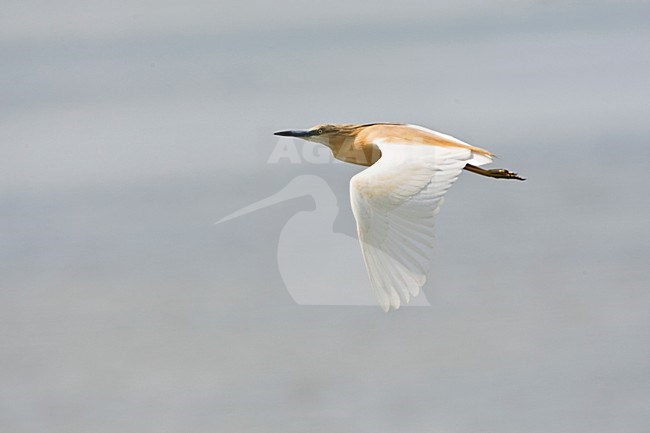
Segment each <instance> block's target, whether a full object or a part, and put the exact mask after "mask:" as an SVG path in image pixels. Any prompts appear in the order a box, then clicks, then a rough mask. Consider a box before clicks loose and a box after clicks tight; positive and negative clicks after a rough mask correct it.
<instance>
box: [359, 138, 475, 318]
mask: <svg viewBox="0 0 650 433" xmlns="http://www.w3.org/2000/svg"><path fill="white" fill-rule="evenodd" d="M374 144H376V145H377V146H378V147H379V148H380V150H381V153H382V156H381V158H380V159H379V161H377V162H376V163H375V164H374V165H372V166H370V167H369V168H367V169H366V170H364V171H362V172H361V173H359V174H357V175H356V176H354V177H353V178H352V180H351V182H350V198H351V202H352V210H353V212H354V216H355V218H356V220H357V229H358V232H359V241H360V243H361V250H362V252H363V258H364V261H365V264H366V268H367V271H368V275H369V278H370V284H371V287H372V291H373V293H374V295H375V297H376V298H377V301H378V303H379V305H380V306H381V308H382V309H383V310H384V311H388V310H389V309H390V308H391V307H392V308H394V309H397V308H399V307H400V305H402V304H404V303H408V302H409V301H410V298H411V297H413V296H417V295H418V294H419V293H420V289H421V288H422V286H423V285H424V284H425V282H426V279H427V274H428V269H429V266H430V263H431V258H432V255H433V238H434V217H435V214H436V213H437V212H438V210H439V209H440V206H441V205H442V203H443V195H444V194H445V193H446V192H447V190H448V189H449V187H450V186H451V185H452V184H453V183H454V181H455V180H456V179H457V178H458V176H459V175H460V173H461V171H462V169H463V167H464V166H465V164H467V163H468V161H472V160H473V159H475V158H476V154H475V153H473V152H472V150H471V149H468V148H464V147H440V146H430V145H417V144H409V143H394V142H390V143H389V142H379V143H374ZM481 156H483V155H481Z"/></svg>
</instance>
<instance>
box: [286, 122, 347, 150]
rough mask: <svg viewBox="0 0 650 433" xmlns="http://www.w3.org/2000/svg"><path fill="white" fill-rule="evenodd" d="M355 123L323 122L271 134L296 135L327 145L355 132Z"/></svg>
mask: <svg viewBox="0 0 650 433" xmlns="http://www.w3.org/2000/svg"><path fill="white" fill-rule="evenodd" d="M357 129H358V126H357V125H332V124H328V123H323V124H321V125H316V126H314V127H312V128H309V129H292V130H288V131H278V132H275V133H274V134H273V135H279V136H282V137H298V138H302V139H303V140H308V141H313V142H316V143H321V144H324V145H326V146H329V145H330V143H331V142H333V141H335V140H337V139H345V138H347V137H352V136H354V135H355V134H356V132H357ZM337 141H338V140H337Z"/></svg>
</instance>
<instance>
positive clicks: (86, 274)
mask: <svg viewBox="0 0 650 433" xmlns="http://www.w3.org/2000/svg"><path fill="white" fill-rule="evenodd" d="M649 18H650V4H649V3H648V2H647V1H639V2H626V1H616V2H615V1H611V2H606V1H591V2H560V1H557V2H556V1H540V2H537V1H508V0H503V1H494V2H444V3H443V2H429V1H422V2H417V1H412V2H411V1H401V2H396V3H391V4H389V3H376V2H369V1H362V2H354V3H352V2H312V3H307V2H298V1H276V2H261V1H256V2H246V3H243V2H235V1H232V2H204V1H198V0H194V1H185V2H172V1H156V2H153V1H132V0H129V1H110V2H109V1H97V2H78V1H60V2H46V1H20V2H18V1H3V2H2V3H1V12H0V66H1V67H0V151H1V154H0V259H1V260H0V430H2V431H7V432H9V431H10V432H14V433H21V432H61V431H65V432H84V433H87V432H179V431H182V432H217V431H218V432H221V431H223V432H303V431H313V432H330V431H355V432H357V431H359V432H383V431H385V432H389V431H401V432H432V431H436V432H487V431H490V432H593V431H607V432H642V431H648V430H650V415H649V414H650V412H649V411H648V407H649V406H650V344H649V343H650V315H649V314H648V311H649V310H650V293H649V291H648V287H649V282H650V268H649V267H648V262H649V259H650V242H649V241H650V224H649V215H650V200H649V199H648V192H647V187H648V185H649V184H650V173H649V172H648V170H647V164H648V160H649V159H650V150H649V149H650V148H649V146H648V145H649V144H650V143H649V142H648V141H649V137H650V127H649V126H648V125H649V123H648V119H650V106H649V103H648V101H649V100H650V84H649V82H648V77H649V76H650V56H649V55H648V54H649V52H648V43H649V41H650V38H649V36H650V26H649V24H648V23H650V20H649ZM367 121H404V122H410V123H416V124H422V125H424V126H428V127H431V128H433V129H437V130H440V131H443V132H446V133H450V134H452V135H455V136H457V137H459V138H461V139H464V140H466V141H468V142H470V143H473V144H475V145H477V146H481V147H485V148H488V149H490V150H492V151H493V152H495V153H497V154H498V155H500V157H501V159H500V160H499V161H498V166H502V167H505V168H510V169H514V170H516V171H519V172H520V173H522V174H524V175H525V176H527V177H528V178H529V180H528V181H527V182H526V183H514V182H502V181H494V180H491V179H485V178H480V177H478V176H474V175H471V174H469V173H466V174H464V175H463V176H462V177H461V179H460V180H459V182H458V183H457V184H456V185H455V186H454V188H452V190H451V191H450V192H449V194H448V195H447V202H446V205H445V206H444V208H443V211H442V212H441V213H440V215H439V223H438V240H437V250H436V251H437V253H436V261H435V265H434V269H433V273H432V279H431V282H430V283H429V284H428V285H427V287H426V293H427V297H428V298H429V301H431V303H432V307H429V308H409V309H404V310H400V311H398V312H397V313H391V314H384V313H382V312H381V311H380V309H379V308H378V307H304V306H297V305H295V304H294V303H293V302H292V301H291V298H290V297H289V296H288V294H287V292H286V290H285V288H284V287H283V284H282V280H281V278H280V274H279V271H278V267H277V263H276V258H275V252H276V248H277V242H278V235H279V233H280V230H281V228H282V227H283V225H284V224H285V222H286V221H287V220H288V219H289V218H290V217H291V216H292V215H293V214H295V212H297V211H300V210H309V209H312V208H313V202H312V201H311V200H310V199H309V198H305V197H303V198H297V199H295V200H291V201H289V202H286V203H284V204H281V205H277V206H274V207H271V208H267V209H264V210H262V211H259V212H257V213H254V214H250V215H247V216H246V217H243V218H241V219H238V220H234V221H231V222H229V223H228V224H224V225H217V226H215V225H214V224H213V222H214V221H216V220H218V219H219V218H221V217H222V216H224V215H226V214H228V213H230V212H233V211H235V210H236V209H238V208H240V207H242V206H245V205H247V204H249V203H252V202H254V201H256V200H259V199H261V198H264V197H266V196H268V195H270V194H272V193H274V192H276V191H278V190H280V189H282V187H283V186H285V185H286V184H287V183H288V182H289V181H290V180H291V179H292V178H294V177H295V176H297V175H299V174H315V175H318V176H321V177H323V178H324V179H325V180H327V181H328V183H329V184H330V186H331V187H332V189H333V191H335V193H336V195H337V197H338V198H339V207H340V213H339V216H338V218H337V219H336V222H335V224H334V228H335V229H336V230H337V231H339V232H342V233H348V234H351V233H353V232H354V221H353V219H352V214H351V211H350V209H349V203H348V199H347V183H348V180H349V178H350V177H351V176H352V175H353V174H354V173H356V172H358V170H359V168H357V167H354V166H349V165H343V164H325V165H323V164H307V163H303V164H289V163H280V164H265V161H266V159H267V158H268V156H269V154H270V152H271V150H272V149H273V146H274V145H275V144H276V143H277V140H276V137H273V136H272V135H271V133H272V132H273V131H274V130H278V129H285V128H300V127H308V126H311V125H312V124H315V123H319V122H367ZM342 254H343V253H342ZM345 254H358V252H357V251H356V250H355V251H350V252H345ZM323 269H324V271H325V272H329V271H330V270H328V268H327V263H323Z"/></svg>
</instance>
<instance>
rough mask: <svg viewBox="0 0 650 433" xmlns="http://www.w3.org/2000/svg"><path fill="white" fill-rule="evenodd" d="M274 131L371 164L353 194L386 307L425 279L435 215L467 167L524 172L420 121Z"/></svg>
mask: <svg viewBox="0 0 650 433" xmlns="http://www.w3.org/2000/svg"><path fill="white" fill-rule="evenodd" d="M275 135H279V136H284V137H299V138H302V139H304V140H308V141H313V142H317V143H321V144H323V145H325V146H327V147H329V148H330V149H331V151H332V154H333V155H334V157H335V158H337V159H339V160H342V161H345V162H349V163H352V164H358V165H363V166H367V167H369V168H367V169H366V170H363V171H362V172H360V173H358V174H357V175H355V176H353V177H352V179H351V180H350V201H351V204H352V212H353V214H354V217H355V219H356V221H357V231H358V234H359V242H360V244H361V251H362V254H363V259H364V262H365V265H366V270H367V271H368V277H369V279H370V286H371V288H372V291H373V294H374V296H375V297H376V299H377V302H378V303H379V306H380V307H381V308H382V309H383V310H384V311H388V310H389V309H390V308H391V307H392V308H394V309H398V308H399V307H400V305H401V304H402V303H408V302H409V300H410V299H411V297H414V296H417V295H418V294H419V293H420V289H421V288H422V286H423V285H424V284H425V282H426V279H427V274H428V270H429V267H430V262H431V259H432V255H433V254H432V253H433V238H434V217H435V215H436V214H437V213H438V211H439V210H440V206H441V205H442V203H443V195H444V194H445V192H447V190H448V189H449V187H450V186H451V185H452V184H453V183H454V182H455V181H456V179H457V178H458V176H459V175H460V173H461V171H462V170H467V171H470V172H472V173H476V174H479V175H482V176H487V177H492V178H496V179H517V180H524V179H523V178H522V177H519V175H518V174H517V173H514V172H512V171H509V170H504V169H492V170H489V169H483V168H481V167H480V166H481V165H485V164H488V163H490V162H492V159H493V157H494V155H493V154H492V153H490V152H489V151H487V150H484V149H481V148H478V147H475V146H472V145H470V144H467V143H465V142H463V141H461V140H458V139H457V138H454V137H451V136H449V135H446V134H442V133H439V132H436V131H433V130H430V129H427V128H423V127H421V126H416V125H408V124H398V123H367V124H361V125H355V124H339V125H331V124H322V125H316V126H314V127H313V128H311V129H307V130H290V131H279V132H276V133H275Z"/></svg>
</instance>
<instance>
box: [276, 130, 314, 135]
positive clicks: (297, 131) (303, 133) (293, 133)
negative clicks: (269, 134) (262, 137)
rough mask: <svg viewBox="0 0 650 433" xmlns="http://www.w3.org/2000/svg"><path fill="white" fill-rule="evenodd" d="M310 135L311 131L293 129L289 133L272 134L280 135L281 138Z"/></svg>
mask: <svg viewBox="0 0 650 433" xmlns="http://www.w3.org/2000/svg"><path fill="white" fill-rule="evenodd" d="M311 134H312V132H311V131H307V130H301V129H293V130H290V131H278V132H274V133H273V135H280V136H282V137H309V136H310V135H311Z"/></svg>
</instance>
